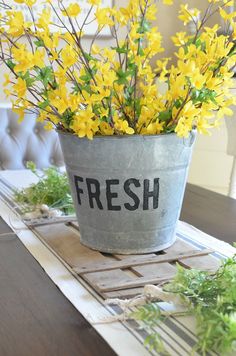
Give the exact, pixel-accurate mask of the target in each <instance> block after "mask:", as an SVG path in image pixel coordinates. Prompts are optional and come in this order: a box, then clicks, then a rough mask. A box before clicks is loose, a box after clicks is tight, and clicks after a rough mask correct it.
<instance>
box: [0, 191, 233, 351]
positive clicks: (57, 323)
mask: <svg viewBox="0 0 236 356" xmlns="http://www.w3.org/2000/svg"><path fill="white" fill-rule="evenodd" d="M181 219H182V220H184V221H187V222H189V223H190V224H193V225H194V226H196V227H198V228H199V229H202V230H203V231H205V232H207V233H209V234H212V235H213V236H216V237H218V238H221V239H223V240H225V241H228V242H233V241H236V237H235V236H236V200H233V199H230V198H228V197H225V196H222V195H219V194H216V193H213V192H209V191H207V190H204V189H202V188H199V187H195V186H192V185H188V186H187V189H186V194H185V198H184V204H183V209H182V214H181ZM0 233H1V234H2V233H5V234H6V235H5V236H4V237H1V239H0V245H1V246H0V310H1V320H0V355H1V356H32V355H34V356H52V355H56V356H106V355H109V356H113V355H115V353H114V352H113V351H112V350H111V348H110V347H109V346H108V345H107V344H106V342H105V341H104V340H103V339H102V338H101V337H100V336H99V335H98V334H97V332H96V331H95V330H94V329H93V328H92V327H91V326H90V325H89V324H88V322H87V321H86V320H85V319H84V318H83V317H82V316H81V314H80V313H79V312H78V311H77V310H76V309H75V308H74V307H73V306H72V304H71V303H70V302H69V301H68V300H67V299H66V298H65V297H64V296H63V294H62V293H61V292H60V291H59V290H58V288H57V287H56V286H55V285H54V284H53V282H52V281H51V280H50V278H49V277H48V276H47V275H46V273H45V272H44V271H43V269H42V268H41V266H40V265H39V264H38V263H37V262H36V260H35V259H34V258H33V257H32V256H31V255H30V253H29V252H28V251H27V250H26V248H25V247H24V246H23V244H22V243H21V242H20V240H19V239H18V238H17V237H16V236H15V235H13V234H12V231H11V229H10V228H9V227H8V226H7V225H6V224H5V223H4V221H3V220H2V219H1V218H0ZM7 234H9V235H7Z"/></svg>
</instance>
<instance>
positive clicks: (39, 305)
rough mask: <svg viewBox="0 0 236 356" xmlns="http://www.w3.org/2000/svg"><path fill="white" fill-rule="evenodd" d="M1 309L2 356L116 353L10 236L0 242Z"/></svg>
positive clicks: (87, 355) (0, 351)
mask: <svg viewBox="0 0 236 356" xmlns="http://www.w3.org/2000/svg"><path fill="white" fill-rule="evenodd" d="M1 228H3V229H6V228H7V226H5V224H4V223H3V221H2V220H0V229H1ZM8 231H9V229H8ZM0 310H1V320H0V355H1V356H32V355H33V356H54V355H55V356H101V355H102V356H103V355H104V356H105V355H106V356H113V355H115V353H114V352H113V351H112V350H111V349H110V347H109V346H108V345H107V344H106V342H105V341H104V340H103V339H102V338H101V337H100V336H99V335H98V334H97V333H96V331H95V330H94V329H93V328H92V327H91V326H90V325H89V324H88V322H87V321H86V320H85V319H84V318H83V317H82V316H81V314H80V313H79V312H78V311H77V310H76V309H75V308H74V307H73V306H72V304H71V303H70V302H69V301H68V300H67V299H66V298H65V297H64V296H63V294H62V293H61V292H60V290H59V289H58V288H57V287H56V286H55V285H54V284H53V282H52V281H51V280H50V279H49V277H48V276H47V275H46V273H45V272H44V271H43V269H42V268H41V267H40V265H39V264H38V263H37V262H36V260H35V259H34V258H33V257H32V256H31V255H30V254H29V252H28V251H27V250H26V249H25V247H24V246H23V245H22V243H21V242H20V241H19V239H18V238H17V237H15V238H13V236H12V235H9V239H7V238H6V237H5V238H4V239H2V240H1V239H0Z"/></svg>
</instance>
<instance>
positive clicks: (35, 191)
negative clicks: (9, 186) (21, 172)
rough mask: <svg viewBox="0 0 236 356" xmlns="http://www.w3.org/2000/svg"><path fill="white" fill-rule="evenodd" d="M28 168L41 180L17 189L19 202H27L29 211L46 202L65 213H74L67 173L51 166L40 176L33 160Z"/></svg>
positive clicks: (15, 194) (50, 206)
mask: <svg viewBox="0 0 236 356" xmlns="http://www.w3.org/2000/svg"><path fill="white" fill-rule="evenodd" d="M27 168H29V169H30V170H31V171H32V172H33V173H34V174H35V175H36V176H37V177H38V178H39V181H38V183H36V184H32V185H30V186H29V187H27V188H24V189H21V190H16V191H15V193H14V197H15V200H16V201H17V202H18V203H23V204H25V205H26V206H27V208H26V210H27V211H34V210H35V209H36V208H38V207H39V206H40V205H42V204H46V205H48V207H49V208H53V209H59V210H61V211H62V212H63V213H64V214H65V215H68V214H72V213H74V206H73V202H72V197H71V194H70V187H69V183H68V178H67V175H66V173H61V172H59V171H58V169H57V168H56V167H50V168H47V169H44V170H43V175H42V176H40V175H39V174H38V172H37V170H36V167H35V165H34V163H32V162H29V163H28V165H27Z"/></svg>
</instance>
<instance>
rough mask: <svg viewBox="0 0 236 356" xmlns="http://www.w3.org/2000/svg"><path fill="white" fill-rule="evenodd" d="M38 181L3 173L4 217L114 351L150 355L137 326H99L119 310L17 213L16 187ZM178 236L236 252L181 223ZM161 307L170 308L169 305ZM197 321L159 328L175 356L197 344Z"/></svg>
mask: <svg viewBox="0 0 236 356" xmlns="http://www.w3.org/2000/svg"><path fill="white" fill-rule="evenodd" d="M36 181H37V178H36V177H35V175H33V174H32V173H31V172H29V171H3V172H1V173H0V215H1V216H2V218H3V219H4V220H5V221H6V223H7V224H8V225H9V226H10V227H11V228H12V229H13V230H14V231H15V233H16V234H17V236H18V237H19V239H20V240H21V241H22V243H23V244H24V245H25V247H26V248H27V249H28V251H29V252H30V253H31V254H32V255H33V256H34V258H35V259H36V260H37V261H38V262H39V264H40V265H41V266H42V268H43V269H44V270H45V272H46V273H47V275H48V276H49V277H50V278H51V280H52V281H53V282H54V283H55V284H56V285H57V286H58V287H59V289H60V290H61V292H62V293H63V294H64V295H65V297H66V298H68V299H69V300H70V302H71V303H72V304H73V305H74V306H75V308H76V309H77V310H78V311H79V312H80V313H81V314H82V315H83V316H84V317H85V318H86V319H87V321H88V322H89V323H90V324H92V325H93V327H94V328H95V329H96V330H97V331H98V333H99V334H100V335H101V336H102V337H103V338H104V339H105V340H106V341H107V343H108V344H109V345H110V346H111V348H112V349H113V350H114V351H115V352H116V353H117V354H118V355H120V356H123V355H124V356H127V355H129V356H139V355H140V356H145V355H150V353H149V352H148V351H147V350H146V349H145V348H144V347H143V340H144V339H145V337H146V335H147V333H146V332H145V330H140V329H139V328H137V324H136V323H129V322H125V323H120V322H116V323H112V324H97V323H96V321H99V320H103V319H106V318H107V317H109V316H111V315H114V314H116V311H117V312H119V310H118V308H112V307H108V306H105V305H104V302H103V300H102V299H101V298H100V297H99V295H97V294H96V293H95V292H94V291H93V290H92V289H91V288H90V287H89V286H88V285H86V283H85V282H84V281H83V280H78V279H76V278H75V277H74V276H73V275H72V273H71V272H70V271H69V270H68V269H67V268H66V267H65V265H64V264H63V263H62V262H61V261H60V260H59V259H58V258H57V257H56V256H55V255H54V254H53V253H52V252H51V251H50V250H49V249H48V248H47V247H46V246H45V245H44V244H43V243H42V242H41V241H40V240H39V239H38V238H37V236H36V235H35V234H34V233H33V232H32V231H31V230H29V229H28V228H27V227H26V226H25V225H24V224H23V222H22V221H21V220H20V218H19V217H18V216H17V215H16V214H15V213H14V210H13V207H14V208H15V203H14V202H13V199H12V187H16V188H22V187H26V186H28V185H29V184H30V183H32V182H36ZM177 235H178V236H179V237H181V238H182V239H183V240H185V241H187V242H190V243H191V244H193V245H195V246H199V247H209V248H212V246H214V250H215V251H216V253H214V256H215V257H216V258H219V259H221V258H224V257H229V256H232V255H233V254H235V252H236V249H234V248H233V247H232V246H231V245H229V244H227V243H225V242H222V241H220V240H217V239H215V238H214V237H211V236H209V235H207V234H205V233H203V232H201V231H199V230H198V229H196V228H194V227H192V226H190V225H188V224H186V223H183V222H179V224H178V229H177ZM161 305H162V306H163V307H164V308H165V309H167V308H169V306H168V305H167V304H165V303H161ZM194 331H195V329H194V320H193V318H191V317H184V318H183V317H182V318H178V319H176V318H173V319H171V320H170V321H168V322H166V323H165V324H164V323H163V325H161V326H160V327H159V328H158V332H159V333H160V335H161V336H162V337H163V341H164V344H165V346H166V349H167V350H168V351H169V353H170V354H171V355H180V356H185V355H186V356H187V355H189V354H190V352H191V348H192V346H193V345H194V343H195V342H196V336H195V334H194ZM212 354H213V353H212Z"/></svg>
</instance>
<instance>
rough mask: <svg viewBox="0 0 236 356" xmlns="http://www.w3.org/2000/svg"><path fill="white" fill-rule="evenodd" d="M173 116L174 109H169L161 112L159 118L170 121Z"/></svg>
mask: <svg viewBox="0 0 236 356" xmlns="http://www.w3.org/2000/svg"><path fill="white" fill-rule="evenodd" d="M171 117H172V110H171V109H167V110H165V111H162V112H160V114H159V116H158V119H159V120H160V121H168V120H170V119H171Z"/></svg>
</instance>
